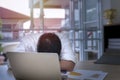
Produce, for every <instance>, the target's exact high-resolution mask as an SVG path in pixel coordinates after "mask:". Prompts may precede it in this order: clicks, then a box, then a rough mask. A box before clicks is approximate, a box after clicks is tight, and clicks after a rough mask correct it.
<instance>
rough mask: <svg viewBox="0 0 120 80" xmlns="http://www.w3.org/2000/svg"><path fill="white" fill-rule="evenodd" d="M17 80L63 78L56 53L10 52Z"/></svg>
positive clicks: (10, 61) (57, 79)
mask: <svg viewBox="0 0 120 80" xmlns="http://www.w3.org/2000/svg"><path fill="white" fill-rule="evenodd" d="M7 57H8V60H9V63H10V66H11V68H12V72H13V74H14V76H15V78H16V80H61V72H60V64H59V59H58V55H57V54H56V53H32V52H8V53H7Z"/></svg>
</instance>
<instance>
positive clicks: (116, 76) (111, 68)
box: [75, 61, 120, 80]
mask: <svg viewBox="0 0 120 80" xmlns="http://www.w3.org/2000/svg"><path fill="white" fill-rule="evenodd" d="M93 62H94V61H82V62H78V63H77V64H76V66H75V69H86V70H101V71H104V72H107V73H108V74H107V76H106V77H105V79H104V80H120V65H107V64H94V63H93Z"/></svg>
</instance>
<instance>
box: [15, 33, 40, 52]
mask: <svg viewBox="0 0 120 80" xmlns="http://www.w3.org/2000/svg"><path fill="white" fill-rule="evenodd" d="M40 35H41V34H30V35H28V36H25V37H23V38H22V39H21V40H20V44H19V45H18V46H17V48H16V51H19V52H25V51H27V52H36V48H37V46H36V45H37V42H38V38H39V37H40Z"/></svg>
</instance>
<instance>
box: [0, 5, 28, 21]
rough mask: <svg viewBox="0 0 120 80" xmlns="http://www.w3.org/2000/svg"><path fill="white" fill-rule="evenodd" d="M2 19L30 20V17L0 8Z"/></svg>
mask: <svg viewBox="0 0 120 80" xmlns="http://www.w3.org/2000/svg"><path fill="white" fill-rule="evenodd" d="M0 18H1V19H30V17H29V16H27V15H24V14H21V13H18V12H15V11H12V10H9V9H6V8H3V7H0Z"/></svg>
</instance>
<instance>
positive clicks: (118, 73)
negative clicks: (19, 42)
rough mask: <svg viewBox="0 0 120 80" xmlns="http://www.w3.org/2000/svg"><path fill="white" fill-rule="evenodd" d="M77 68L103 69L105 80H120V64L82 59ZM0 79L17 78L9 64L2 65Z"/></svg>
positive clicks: (13, 79) (12, 79) (9, 79)
mask: <svg viewBox="0 0 120 80" xmlns="http://www.w3.org/2000/svg"><path fill="white" fill-rule="evenodd" d="M76 69H86V70H101V71H105V72H107V73H108V75H107V76H106V77H105V79H104V80H120V65H105V64H94V63H93V61H82V62H78V63H77V64H76V66H75V70H76ZM0 80H15V78H14V76H13V74H12V72H11V71H9V70H8V68H7V65H0ZM70 80H72V79H70Z"/></svg>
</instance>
